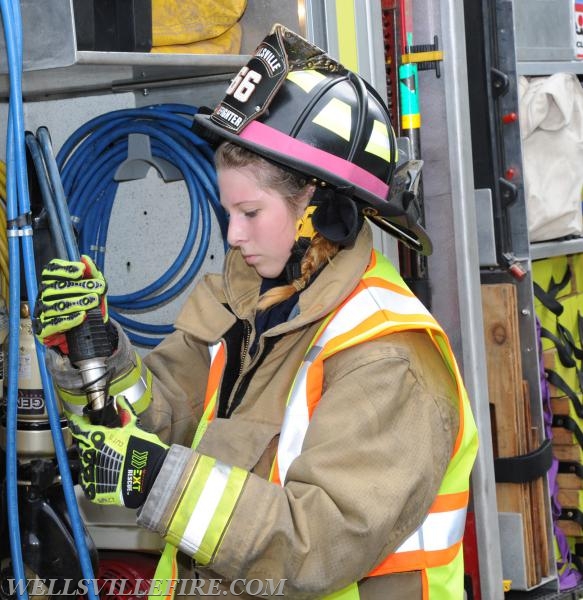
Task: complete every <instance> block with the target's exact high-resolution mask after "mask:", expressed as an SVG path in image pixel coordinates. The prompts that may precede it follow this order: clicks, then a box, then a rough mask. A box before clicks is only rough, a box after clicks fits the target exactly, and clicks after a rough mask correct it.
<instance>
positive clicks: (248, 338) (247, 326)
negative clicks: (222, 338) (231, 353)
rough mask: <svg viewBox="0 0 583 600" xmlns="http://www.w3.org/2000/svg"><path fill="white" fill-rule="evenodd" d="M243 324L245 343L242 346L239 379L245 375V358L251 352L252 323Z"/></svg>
mask: <svg viewBox="0 0 583 600" xmlns="http://www.w3.org/2000/svg"><path fill="white" fill-rule="evenodd" d="M243 323H244V330H243V343H242V344H241V361H240V363H239V375H238V376H237V379H239V378H240V377H241V375H243V365H244V364H245V358H246V357H247V353H248V352H249V343H250V341H251V330H252V328H251V323H249V321H243Z"/></svg>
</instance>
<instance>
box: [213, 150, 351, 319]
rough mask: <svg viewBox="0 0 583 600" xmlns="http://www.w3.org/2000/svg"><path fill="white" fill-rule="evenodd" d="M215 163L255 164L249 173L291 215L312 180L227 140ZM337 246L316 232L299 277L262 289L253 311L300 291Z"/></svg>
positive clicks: (234, 166)
mask: <svg viewBox="0 0 583 600" xmlns="http://www.w3.org/2000/svg"><path fill="white" fill-rule="evenodd" d="M215 165H216V168H217V169H221V168H229V169H239V168H242V167H248V166H256V167H257V168H256V169H254V170H253V174H254V175H255V177H256V178H257V181H258V183H259V184H260V185H261V186H262V187H265V188H267V189H271V190H274V191H276V192H277V193H279V194H281V195H282V196H283V197H284V198H285V199H286V201H287V202H288V204H289V208H290V210H291V211H293V213H294V214H297V213H298V211H299V210H300V208H301V206H302V204H303V202H305V198H306V194H307V193H308V191H309V188H310V186H312V185H313V184H312V182H311V181H310V179H309V178H308V177H306V176H305V175H302V174H300V173H296V172H295V171H292V170H288V169H285V168H282V167H279V166H277V165H275V164H274V163H272V162H270V161H268V160H266V159H264V158H263V157H261V156H259V155H258V154H255V152H252V151H251V150H247V149H246V148H243V147H241V146H237V145H236V144H233V143H231V142H223V143H222V144H221V145H220V146H219V147H218V148H217V151H216V153H215ZM339 249H340V247H339V245H338V244H336V243H334V242H331V241H329V240H327V239H326V238H325V237H322V236H321V235H320V234H319V233H316V235H315V236H314V238H313V239H312V241H311V243H310V246H309V247H308V250H307V251H306V254H305V255H304V257H303V258H302V260H301V263H300V276H299V277H298V278H297V279H294V281H292V282H291V283H289V284H288V285H282V286H278V287H275V288H272V289H270V290H268V291H267V292H265V293H264V294H263V295H262V296H261V297H260V298H259V302H258V304H257V310H266V309H268V308H270V307H271V306H275V305H276V304H279V303H280V302H283V301H284V300H287V299H288V298H290V297H291V296H293V294H295V293H296V292H299V291H301V290H303V289H304V288H305V287H306V286H307V285H308V283H309V281H310V279H311V277H312V275H314V273H316V272H317V271H318V270H319V269H320V267H321V266H322V265H323V264H324V263H325V262H326V261H329V260H330V259H331V258H332V257H334V256H335V255H336V254H337V253H338V250H339Z"/></svg>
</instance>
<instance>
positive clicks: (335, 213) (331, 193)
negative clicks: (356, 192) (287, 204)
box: [284, 187, 364, 283]
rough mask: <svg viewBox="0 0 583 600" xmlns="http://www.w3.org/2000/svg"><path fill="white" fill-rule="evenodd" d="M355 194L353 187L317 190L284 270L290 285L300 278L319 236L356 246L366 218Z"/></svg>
mask: <svg viewBox="0 0 583 600" xmlns="http://www.w3.org/2000/svg"><path fill="white" fill-rule="evenodd" d="M352 194H353V188H352V187H343V188H335V189H333V188H328V187H319V188H317V189H316V191H315V192H314V195H313V196H312V199H311V200H310V203H309V204H308V206H307V207H306V209H305V210H304V214H303V215H302V216H301V217H300V218H299V219H298V221H297V223H296V239H295V242H294V245H293V246H292V250H291V255H290V257H289V259H288V261H287V263H286V265H285V269H284V272H285V277H286V280H287V281H288V282H289V283H291V282H292V281H294V280H296V279H298V278H299V277H300V276H301V263H302V260H303V258H304V256H305V255H306V252H307V251H308V248H309V247H310V244H311V243H312V240H313V239H314V236H315V235H316V233H319V234H320V235H322V236H323V237H325V238H326V239H327V240H329V241H331V242H334V243H336V244H338V245H339V246H342V247H347V246H351V245H352V244H353V243H354V240H355V239H356V236H357V235H358V232H359V231H360V228H361V227H362V223H363V221H364V217H363V215H362V212H361V211H360V210H359V208H358V207H357V205H356V202H355V201H354V200H353V198H352Z"/></svg>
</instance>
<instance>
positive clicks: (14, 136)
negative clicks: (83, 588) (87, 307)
mask: <svg viewBox="0 0 583 600" xmlns="http://www.w3.org/2000/svg"><path fill="white" fill-rule="evenodd" d="M0 10H1V12H2V21H3V26H4V37H5V39H6V50H7V56H8V65H9V69H8V71H9V79H10V100H9V116H8V139H7V148H6V154H7V174H8V176H7V197H8V199H7V221H8V236H9V259H10V305H9V349H8V369H9V371H8V391H7V416H6V488H7V504H8V517H9V518H8V526H9V537H10V551H11V558H12V565H13V572H14V579H15V582H16V584H17V585H16V594H17V596H18V597H19V598H23V599H24V600H27V599H28V593H27V590H26V585H22V584H23V583H25V582H26V574H25V571H24V564H23V559H22V550H21V543H20V527H19V526H20V522H19V521H20V520H19V514H18V456H17V447H16V430H17V403H18V364H19V356H18V354H19V349H18V346H19V344H18V342H19V335H20V333H19V329H20V310H19V301H18V299H19V298H20V258H19V244H18V238H19V237H20V238H21V240H22V256H23V263H24V272H25V279H26V288H27V295H28V298H29V299H34V298H36V295H37V291H38V290H37V282H36V269H35V264H34V250H33V244H32V226H31V224H30V219H29V217H30V200H29V196H28V181H27V167H26V154H25V147H24V116H23V113H24V110H23V105H22V83H21V73H22V23H21V16H20V6H19V2H17V1H10V0H0ZM44 351H45V350H44V347H43V346H42V345H41V344H40V343H39V342H38V341H36V353H37V358H38V364H39V369H40V374H41V379H42V384H43V389H44V393H45V403H46V408H47V413H48V417H49V423H50V427H51V432H52V436H53V444H54V446H55V454H56V457H57V463H58V466H59V473H60V475H61V483H62V488H63V494H64V497H65V502H66V505H67V509H68V511H69V517H70V521H71V529H72V532H73V537H74V540H75V545H76V548H77V552H78V556H79V561H80V565H81V572H82V574H83V577H84V578H85V579H86V580H89V581H92V580H93V567H92V564H91V559H90V556H89V551H88V549H87V545H86V542H85V532H84V529H83V526H82V521H81V516H80V514H79V509H78V506H77V499H76V497H75V491H74V487H73V482H72V479H71V472H70V470H69V461H68V456H67V451H66V447H65V443H64V441H63V436H62V430H61V421H60V416H59V412H58V408H57V403H56V399H55V395H54V389H53V383H52V381H51V378H50V375H49V373H48V371H47V368H46V364H45V357H44ZM21 586H22V587H21ZM87 595H88V598H89V600H96V599H97V596H96V595H95V592H94V590H93V589H92V586H90V587H89V589H88V591H87Z"/></svg>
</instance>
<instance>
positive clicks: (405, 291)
mask: <svg viewBox="0 0 583 600" xmlns="http://www.w3.org/2000/svg"><path fill="white" fill-rule="evenodd" d="M363 286H364V287H380V288H385V289H387V290H391V291H392V292H396V293H397V294H402V295H403V296H409V297H410V298H414V297H415V294H414V293H413V292H412V291H411V290H410V289H409V288H404V287H402V286H400V285H397V284H396V283H391V282H390V281H387V280H386V279H381V278H380V277H367V278H366V279H364V280H363Z"/></svg>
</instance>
